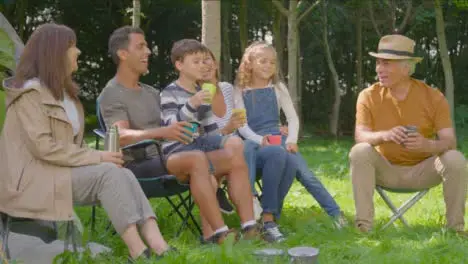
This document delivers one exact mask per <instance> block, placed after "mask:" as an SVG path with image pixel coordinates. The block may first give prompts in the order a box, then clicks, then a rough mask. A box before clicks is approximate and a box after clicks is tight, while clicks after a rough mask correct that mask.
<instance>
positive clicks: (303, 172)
mask: <svg viewBox="0 0 468 264" xmlns="http://www.w3.org/2000/svg"><path fill="white" fill-rule="evenodd" d="M289 159H290V160H291V162H292V163H293V164H294V166H295V168H296V169H297V170H296V178H297V180H298V181H299V182H300V183H301V184H302V185H303V186H304V188H306V190H307V191H308V192H309V193H310V194H311V195H312V196H313V197H314V198H315V200H317V202H318V203H319V205H320V207H322V208H323V209H324V210H325V212H327V214H328V215H330V216H338V215H340V213H341V209H340V207H339V206H338V204H337V203H336V201H335V199H333V197H332V196H331V195H330V193H329V192H328V191H327V189H326V188H325V186H323V184H322V182H320V180H319V179H318V178H317V177H316V176H315V174H314V173H313V172H312V171H311V170H310V169H309V167H308V166H307V162H306V161H305V160H304V158H303V157H302V155H301V154H300V153H299V152H298V153H289Z"/></svg>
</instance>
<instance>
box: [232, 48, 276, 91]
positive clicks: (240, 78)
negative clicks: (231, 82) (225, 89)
mask: <svg viewBox="0 0 468 264" xmlns="http://www.w3.org/2000/svg"><path fill="white" fill-rule="evenodd" d="M265 49H269V50H271V51H272V52H273V53H274V55H275V58H277V55H276V50H275V48H274V47H273V46H272V45H270V44H268V43H266V42H264V41H255V42H253V43H252V44H250V46H248V47H247V48H246V49H245V52H244V55H243V56H242V60H241V63H240V65H239V70H238V71H237V76H236V82H235V85H236V87H237V88H239V89H241V90H242V89H244V88H246V87H248V86H249V85H250V84H251V81H252V63H253V61H254V59H256V58H257V56H258V55H257V54H258V53H259V51H260V50H265ZM276 65H277V66H276V72H275V74H273V76H272V78H271V82H272V83H273V84H277V83H278V82H279V81H280V75H279V67H278V63H276Z"/></svg>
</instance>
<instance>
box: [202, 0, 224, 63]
mask: <svg viewBox="0 0 468 264" xmlns="http://www.w3.org/2000/svg"><path fill="white" fill-rule="evenodd" d="M202 43H204V44H205V45H206V46H207V47H208V48H209V49H210V50H211V51H212V52H213V54H214V55H215V58H216V60H217V61H220V60H219V59H220V56H221V3H220V1H212V0H203V1H202Z"/></svg>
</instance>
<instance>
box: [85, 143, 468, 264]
mask: <svg viewBox="0 0 468 264" xmlns="http://www.w3.org/2000/svg"><path fill="white" fill-rule="evenodd" d="M352 144H353V143H352V141H351V140H345V141H338V142H337V141H332V140H322V139H316V140H315V139H314V140H308V141H306V142H303V143H301V145H300V147H301V148H300V150H301V153H302V154H303V155H304V157H305V159H306V160H307V161H308V165H309V167H310V168H311V169H312V170H313V171H314V172H315V173H316V174H317V177H319V178H320V180H321V181H322V183H323V184H324V185H325V186H326V187H327V189H328V190H329V192H330V193H331V195H332V196H333V197H334V198H335V199H336V200H337V202H338V204H339V205H340V206H341V209H342V210H343V212H344V214H345V215H346V217H347V218H348V220H349V222H350V223H351V226H350V227H348V228H345V229H344V230H341V231H339V230H335V229H334V228H333V225H332V221H331V219H330V218H329V217H328V216H327V215H326V214H325V212H324V211H323V209H322V208H320V206H319V205H318V204H317V202H316V201H315V199H313V197H312V196H311V195H310V194H309V193H308V192H307V191H306V190H305V189H304V188H303V187H302V186H301V184H300V183H298V182H297V181H296V182H295V183H294V184H293V186H292V188H291V191H290V193H289V194H288V196H287V197H286V200H285V204H284V209H283V213H282V217H281V219H280V220H279V224H280V226H281V229H282V230H283V231H284V233H286V234H287V236H288V239H287V241H285V242H284V243H283V244H281V245H265V244H263V243H260V242H254V243H250V242H245V241H242V242H240V243H238V244H236V245H234V246H232V245H226V246H223V247H219V246H202V245H200V244H199V243H198V237H195V236H194V235H193V234H192V233H190V232H189V231H184V232H183V233H182V235H181V236H180V237H178V238H174V234H175V232H176V230H177V228H178V227H179V224H180V220H179V219H178V218H177V217H176V216H175V215H172V216H169V209H170V208H169V206H168V204H167V202H166V201H164V200H163V199H152V200H151V204H152V205H153V208H154V209H155V211H156V213H157V215H158V217H159V220H158V221H159V225H160V227H161V230H162V232H163V235H164V237H165V238H166V239H167V240H169V242H170V244H172V245H175V246H176V247H178V248H179V250H180V251H181V254H180V255H178V256H171V257H169V258H166V259H164V260H162V261H157V263H257V262H256V260H255V258H254V256H253V254H252V252H253V250H255V249H259V248H264V247H274V248H282V249H288V248H290V247H295V246H313V247H318V248H319V249H320V257H319V261H320V263H321V264H326V263H332V264H341V263H342V264H345V263H346V264H348V263H366V264H367V263H368V264H374V263H391V264H393V263H405V264H406V263H464V262H465V261H466V249H467V248H468V240H467V239H465V240H464V239H461V238H459V237H457V236H456V235H454V234H453V233H449V232H445V231H444V229H443V226H444V224H445V204H444V200H443V195H442V188H441V186H438V187H436V188H433V189H431V190H430V191H429V193H428V194H427V195H426V196H425V197H424V198H423V199H422V200H420V202H418V203H417V204H416V205H415V206H414V207H413V208H411V209H410V210H409V211H408V212H407V213H406V214H405V218H406V220H407V221H408V223H409V224H410V226H411V227H410V228H406V227H404V226H403V225H402V224H401V223H400V222H399V221H398V220H397V221H396V222H395V224H394V225H393V226H390V227H389V228H387V229H386V230H384V231H380V230H379V228H380V227H382V226H383V225H384V224H385V223H386V222H387V221H388V220H389V218H390V216H391V211H390V209H389V208H387V206H386V205H385V204H384V202H383V201H382V199H381V198H380V197H379V196H378V195H377V193H376V194H375V196H374V203H375V227H374V230H373V231H372V232H371V233H369V234H360V233H358V232H357V231H356V230H355V229H354V228H353V227H352V221H353V218H354V201H353V193H352V187H351V182H350V177H349V165H348V152H349V149H350V148H351V146H352ZM90 146H94V143H90ZM389 196H390V198H391V200H392V201H393V202H394V204H395V205H396V206H399V205H400V204H401V203H403V202H404V201H405V200H406V199H408V198H409V197H410V196H411V194H389ZM467 206H468V203H467ZM195 211H196V213H195V215H198V210H197V209H196V210H195ZM78 213H79V215H80V216H81V217H82V220H83V222H85V223H86V222H87V221H86V220H87V219H88V218H89V215H90V208H86V207H84V208H78ZM98 219H99V222H98V230H100V232H99V235H103V236H102V237H100V238H98V239H97V241H99V242H101V243H103V244H105V245H108V246H110V247H112V248H113V249H114V253H113V254H112V256H110V255H107V256H103V257H101V258H99V259H97V260H95V261H96V262H95V263H118V261H119V260H123V259H124V256H126V254H127V251H126V249H125V247H124V244H123V243H122V241H121V240H120V239H119V238H118V237H116V236H110V234H106V233H105V232H102V230H104V227H105V225H106V219H107V217H106V215H105V212H104V211H103V210H102V209H99V210H98ZM225 220H226V223H227V224H228V225H229V226H230V227H234V228H239V218H238V216H237V215H235V214H234V215H230V216H225ZM465 220H466V221H468V219H465ZM148 263H150V262H148ZM272 263H273V262H272ZM278 263H281V262H278ZM282 263H284V262H282Z"/></svg>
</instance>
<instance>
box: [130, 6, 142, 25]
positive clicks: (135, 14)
mask: <svg viewBox="0 0 468 264" xmlns="http://www.w3.org/2000/svg"><path fill="white" fill-rule="evenodd" d="M140 17H141V5H140V0H133V11H132V26H133V27H140Z"/></svg>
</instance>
